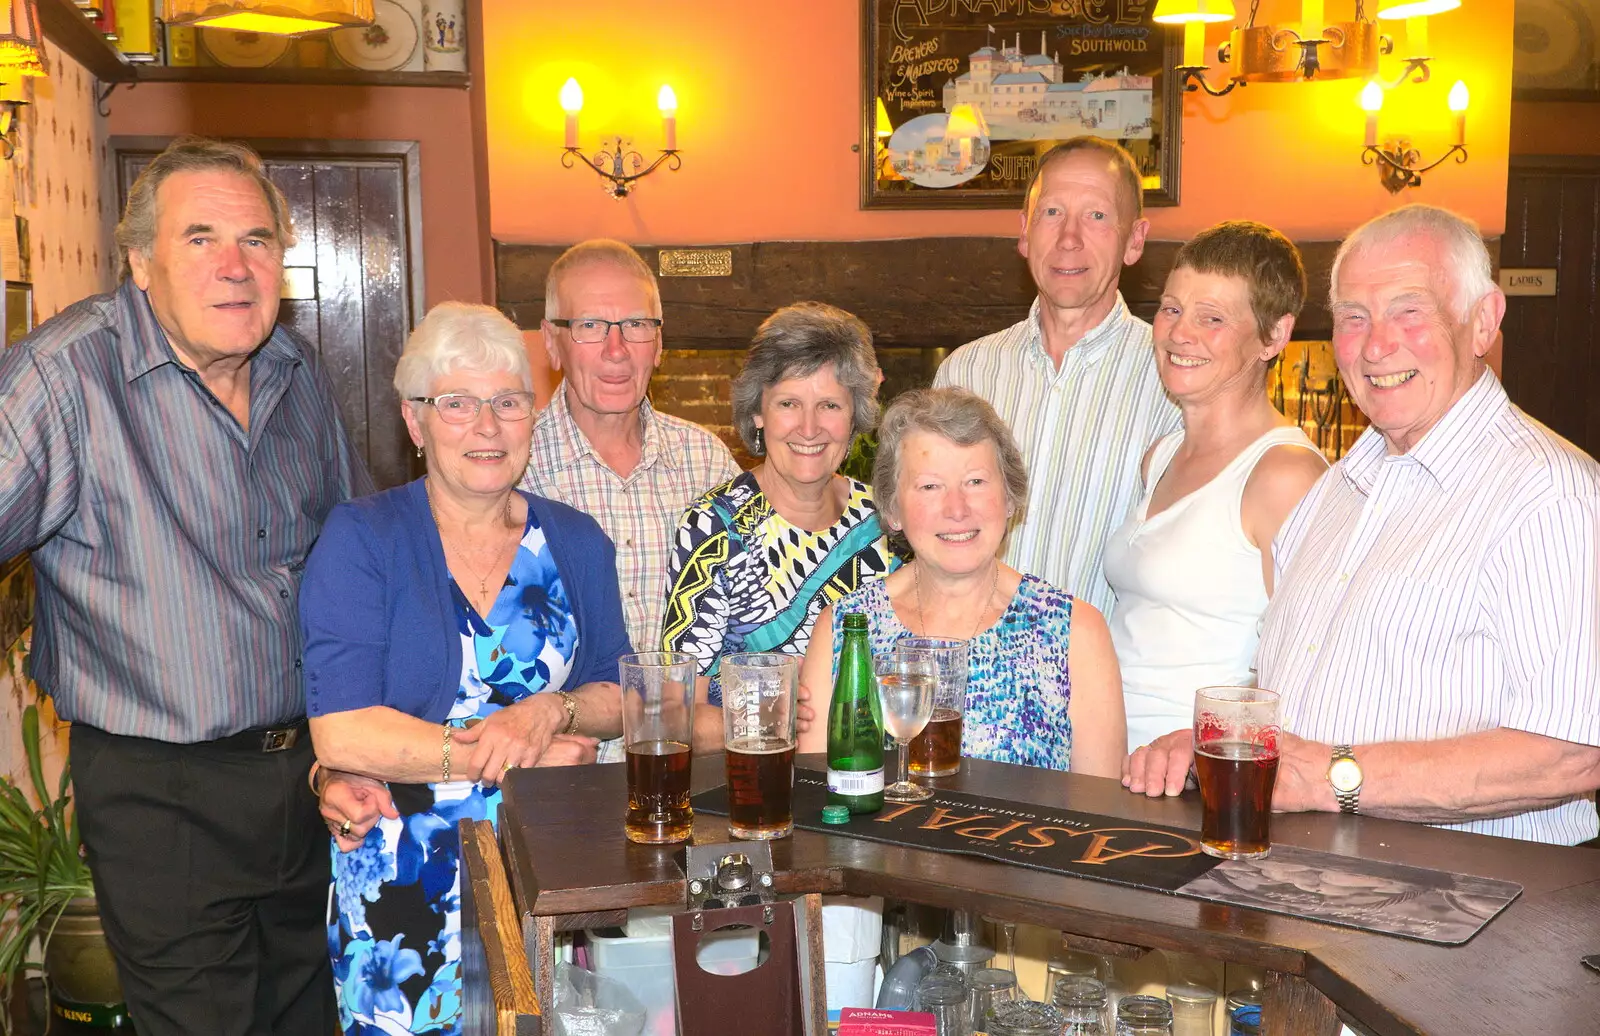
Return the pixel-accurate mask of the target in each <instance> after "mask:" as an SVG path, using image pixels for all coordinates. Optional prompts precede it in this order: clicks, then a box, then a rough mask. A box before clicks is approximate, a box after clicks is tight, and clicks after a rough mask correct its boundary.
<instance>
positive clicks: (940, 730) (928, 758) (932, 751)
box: [907, 708, 961, 777]
mask: <svg viewBox="0 0 1600 1036" xmlns="http://www.w3.org/2000/svg"><path fill="white" fill-rule="evenodd" d="M907 750H908V751H909V752H910V753H911V762H910V768H911V772H912V773H914V774H916V775H917V776H918V777H949V776H950V775H951V774H956V773H960V772H961V713H960V712H959V711H957V710H956V709H950V708H936V709H934V710H933V718H932V719H930V720H928V725H927V726H925V727H923V728H922V733H920V734H918V735H917V736H916V737H914V738H912V739H911V744H910V745H909V746H908V749H907Z"/></svg>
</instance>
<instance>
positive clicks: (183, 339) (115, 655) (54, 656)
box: [0, 138, 371, 1036]
mask: <svg viewBox="0 0 1600 1036" xmlns="http://www.w3.org/2000/svg"><path fill="white" fill-rule="evenodd" d="M292 235H293V232H292V230H291V228H290V226H289V217H288V209H287V206H286V204H285V203H284V199H283V196H282V195H281V194H279V193H278V190H277V188H276V187H274V186H272V184H271V183H270V181H268V180H267V178H266V175H265V173H264V172H263V171H262V168H261V164H260V160H259V159H258V158H257V157H256V156H255V154H254V153H252V152H250V151H249V150H248V149H246V148H243V147H239V146H237V145H226V144H219V143H217V142H215V141H208V140H199V139H196V138H189V139H185V140H180V141H177V142H175V143H174V144H173V145H172V146H171V147H170V148H168V149H167V151H166V152H164V153H163V154H162V155H160V156H159V157H157V158H156V159H155V160H154V161H153V162H152V163H151V164H150V166H149V167H148V168H147V169H146V171H145V172H144V173H143V174H142V175H141V176H140V178H139V180H138V181H137V182H136V183H135V184H134V186H133V188H132V190H131V191H130V192H129V197H128V207H127V212H126V213H125V215H124V217H123V220H122V222H121V223H120V224H119V225H118V227H117V241H118V244H119V245H120V246H121V248H122V250H123V256H124V260H125V263H126V270H125V273H126V277H125V279H124V280H123V283H122V284H121V286H120V287H118V288H117V290H116V291H115V292H113V293H111V294H108V295H97V296H95V297H93V298H89V299H86V300H84V301H82V302H79V303H78V304H76V305H74V306H72V307H70V308H68V309H67V310H65V311H63V312H62V313H61V314H59V315H58V316H56V317H55V318H54V319H52V320H50V321H48V322H47V323H45V324H44V325H42V326H41V327H40V328H39V329H38V330H37V331H35V332H34V333H33V334H31V335H29V336H28V337H27V338H26V339H24V340H23V341H22V342H20V343H18V344H17V345H16V346H15V347H13V348H11V349H10V350H5V351H3V352H0V558H8V557H11V556H13V555H16V554H19V553H21V552H23V551H32V552H33V554H32V558H33V565H34V570H35V572H36V573H37V575H38V577H39V578H38V584H39V600H38V616H37V622H36V625H35V627H34V639H33V653H32V655H31V657H30V659H29V668H30V671H31V675H32V676H33V677H34V679H35V680H37V681H38V683H39V685H40V687H41V688H42V689H43V690H44V691H45V692H46V693H48V694H50V695H51V696H52V697H53V698H54V699H55V704H56V709H57V711H58V712H59V713H60V715H61V716H62V717H64V718H65V719H68V720H70V721H72V733H71V753H72V771H73V773H72V776H73V783H74V789H75V800H76V801H75V805H76V809H77V816H78V820H79V823H80V827H81V833H82V837H83V843H84V846H85V848H86V850H87V852H88V859H89V865H90V868H91V870H92V871H93V873H94V881H95V890H96V893H97V898H98V900H99V907H100V915H101V920H102V921H103V923H104V926H105V932H106V937H107V940H108V941H109V942H110V944H111V949H112V951H113V953H114V954H115V956H116V959H117V965H118V971H119V974H120V976H121V978H122V986H123V993H124V995H125V997H126V999H127V1001H128V1005H129V1009H130V1013H131V1014H132V1016H133V1017H134V1019H135V1021H136V1023H137V1025H138V1028H139V1032H140V1033H141V1034H143V1036H179V1034H194V1033H206V1034H208V1036H215V1034H237V1036H247V1034H248V1036H262V1034H268V1033H272V1034H284V1036H289V1034H293V1036H305V1034H317V1036H328V1034H330V1033H332V1032H334V1031H335V1029H336V1027H337V1024H338V1015H337V1013H336V1012H335V1010H334V1004H333V995H332V994H333V983H332V975H331V972H330V968H329V960H328V951H327V928H326V921H325V918H326V910H327V897H328V883H329V866H328V863H329V851H328V833H327V831H326V830H324V829H323V827H322V822H321V820H320V818H319V817H318V815H317V802H316V797H315V796H314V795H312V794H311V791H310V789H309V788H308V787H307V785H306V776H307V773H308V772H309V769H310V765H311V739H310V737H309V736H307V734H306V731H305V721H304V719H303V716H304V713H305V700H304V695H303V692H302V689H301V681H300V669H301V664H300V626H299V616H298V614H297V611H296V594H297V592H298V590H299V585H300V573H301V568H302V566H303V563H304V561H305V557H306V554H307V553H308V552H309V551H310V550H311V545H312V543H313V542H314V541H315V539H316V537H317V534H318V532H319V531H320V529H321V527H322V520H323V518H324V516H326V514H327V513H328V511H329V510H330V509H331V508H332V507H333V506H334V505H335V504H336V503H338V502H339V501H341V500H343V499H345V498H346V497H349V496H351V495H352V494H359V493H364V492H369V491H370V489H371V483H370V480H369V479H368V476H367V473H366V470H365V468H364V467H363V466H362V463H361V461H360V460H359V459H358V457H357V455H356V454H355V451H354V450H353V449H352V447H351V444H350V441H349V439H348V437H347V436H346V434H345V430H344V428H343V426H342V424H341V422H340V420H339V409H338V404H337V402H336V401H335V399H334V397H333V393H332V390H331V388H330V386H329V383H328V381H327V379H326V378H325V377H324V376H323V374H322V373H321V372H320V371H319V370H318V369H317V368H316V367H315V366H314V365H313V363H312V362H311V361H312V357H311V350H310V347H309V346H308V345H307V343H306V342H304V341H303V340H302V339H300V338H298V337H297V336H295V335H294V334H292V333H291V332H289V331H287V330H286V329H284V328H281V327H277V326H276V321H277V313H278V293H279V289H280V284H281V280H282V276H283V251H284V248H285V247H286V245H287V244H288V243H290V242H291V241H292Z"/></svg>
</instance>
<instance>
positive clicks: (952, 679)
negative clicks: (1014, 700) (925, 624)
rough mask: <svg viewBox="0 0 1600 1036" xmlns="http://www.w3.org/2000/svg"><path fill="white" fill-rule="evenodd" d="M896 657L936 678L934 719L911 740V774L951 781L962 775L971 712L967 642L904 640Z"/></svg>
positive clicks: (895, 649)
mask: <svg viewBox="0 0 1600 1036" xmlns="http://www.w3.org/2000/svg"><path fill="white" fill-rule="evenodd" d="M894 651H895V654H897V655H899V656H900V657H901V658H906V659H910V660H912V661H914V662H915V663H916V664H918V665H919V666H921V667H922V668H925V669H928V670H931V671H932V673H933V675H934V680H935V683H934V689H933V718H932V719H930V720H928V725H927V726H925V727H923V728H922V733H920V734H918V735H917V736H916V737H914V738H912V739H911V745H910V751H911V772H912V773H913V774H915V775H916V776H918V777H949V776H951V775H953V774H958V773H960V772H961V724H962V716H963V715H964V714H965V713H966V709H967V642H966V641H964V640H955V639H953V638H950V637H901V638H900V639H899V640H897V641H895V645H894Z"/></svg>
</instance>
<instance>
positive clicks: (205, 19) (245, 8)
mask: <svg viewBox="0 0 1600 1036" xmlns="http://www.w3.org/2000/svg"><path fill="white" fill-rule="evenodd" d="M163 5H164V7H165V13H166V20H167V23H168V24H169V25H199V26H204V27H206V28H208V29H232V30H234V31H235V32H264V33H270V34H272V35H277V36H293V35H295V34H296V33H301V32H316V31H318V30H319V29H339V28H347V27H350V26H361V25H371V24H372V19H373V12H372V0H163Z"/></svg>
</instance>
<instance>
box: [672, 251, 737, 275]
mask: <svg viewBox="0 0 1600 1036" xmlns="http://www.w3.org/2000/svg"><path fill="white" fill-rule="evenodd" d="M657 269H658V270H659V272H660V274H661V276H663V277H731V276H733V249H731V248H663V249H662V250H661V259H660V262H659V264H658V266H657Z"/></svg>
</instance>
